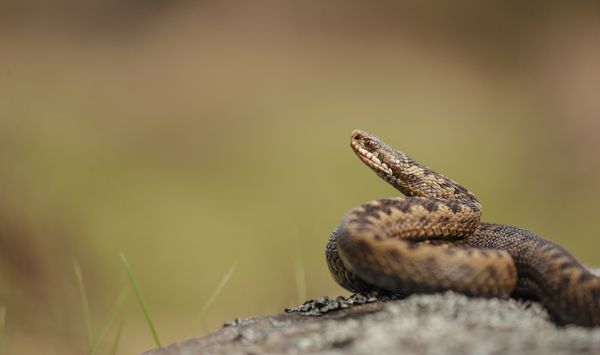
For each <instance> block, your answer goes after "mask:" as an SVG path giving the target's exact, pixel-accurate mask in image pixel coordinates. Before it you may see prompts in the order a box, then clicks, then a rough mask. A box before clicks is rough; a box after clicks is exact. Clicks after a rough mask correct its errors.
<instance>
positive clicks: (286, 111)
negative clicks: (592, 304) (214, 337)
mask: <svg viewBox="0 0 600 355" xmlns="http://www.w3.org/2000/svg"><path fill="white" fill-rule="evenodd" d="M599 10H600V6H599V5H598V2H592V1H573V2H563V1H530V2H522V1H505V0H504V1H500V0H497V1H495V0H494V1H487V2H479V1H469V0H458V1H453V2H444V1H419V2H398V1H380V2H361V1H341V0H337V1H335V0H334V1H325V2H323V1H306V0H304V1H299V0H287V1H275V0H272V1H269V0H263V1H255V2H243V1H161V0H146V1H140V0H121V1H114V0H111V1H100V0H88V1H75V0H55V1H52V2H49V1H42V0H20V1H17V0H8V1H7V0H4V1H0V196H1V197H0V302H1V303H2V304H3V305H4V306H5V307H6V330H5V335H4V338H5V353H7V354H32V353H57V354H80V353H84V352H85V351H86V349H87V346H88V345H87V333H86V326H85V322H84V314H83V310H82V306H81V299H80V297H79V291H78V287H77V279H76V277H75V273H74V270H73V261H74V260H77V261H78V262H79V264H81V269H82V272H83V278H84V282H85V286H86V290H87V294H88V298H89V302H90V309H91V311H92V314H91V320H92V329H93V332H94V334H95V335H97V334H98V333H99V332H100V330H101V328H102V324H103V322H104V320H105V319H106V317H107V316H108V313H109V309H110V307H111V304H112V303H113V302H114V300H115V298H116V297H117V295H118V294H119V292H120V291H121V290H122V289H123V288H129V287H130V286H129V283H128V279H127V274H126V272H125V270H124V267H123V264H122V263H121V260H120V259H119V252H121V251H122V252H124V253H125V254H126V255H127V257H128V259H129V262H130V263H131V265H132V267H133V269H134V271H135V273H136V275H137V278H138V281H139V284H140V287H141V289H142V292H143V294H144V296H145V299H146V301H147V303H148V307H149V309H150V312H151V314H152V317H153V319H154V322H155V324H156V327H157V330H158V333H159V335H160V337H161V340H162V343H163V344H168V343H171V342H173V341H176V340H179V339H181V338H183V336H184V334H185V332H186V331H187V329H188V328H189V327H190V326H191V325H192V323H193V320H194V319H196V318H197V317H198V314H199V312H200V309H201V308H202V305H203V304H204V303H205V302H206V301H207V299H208V298H209V297H210V294H211V293H212V292H213V290H214V289H215V288H216V287H217V284H218V283H219V281H220V280H221V279H222V278H223V275H225V274H226V272H227V270H228V269H229V268H230V267H231V265H233V264H235V263H237V265H238V267H237V270H236V271H235V273H234V274H233V276H232V277H231V279H230V282H229V283H228V284H227V285H226V286H225V287H224V288H223V291H222V293H221V294H220V296H219V297H218V298H217V299H216V301H215V303H214V304H213V305H212V306H211V308H210V309H209V310H208V312H207V313H206V315H205V316H204V317H203V318H202V320H201V321H200V323H199V326H198V327H197V328H196V329H194V332H193V334H194V335H202V334H206V333H208V332H211V331H214V330H216V329H218V328H219V327H220V326H221V325H222V323H223V322H225V321H228V320H232V319H234V318H236V317H248V316H259V315H266V314H274V313H278V312H281V311H282V310H283V309H284V308H285V307H290V306H295V305H297V304H299V303H301V302H302V301H304V297H308V298H314V297H318V296H321V295H330V296H336V295H340V294H347V292H345V291H344V290H342V289H341V288H340V287H338V286H337V285H336V284H335V283H334V282H333V280H332V279H331V277H330V275H329V272H328V270H327V267H326V264H325V258H324V246H325V243H326V240H327V238H328V236H329V233H330V232H331V230H332V229H333V228H334V227H335V225H336V224H337V223H338V222H339V220H340V219H341V217H342V216H343V215H344V213H345V212H347V211H348V210H349V209H350V208H351V207H353V206H355V205H357V204H360V203H362V202H365V201H368V200H372V199H376V198H381V197H386V196H394V195H397V192H396V191H395V190H393V189H392V188H391V187H389V186H388V185H386V184H385V183H384V182H383V181H381V180H379V179H378V178H377V177H376V176H375V175H374V174H373V173H372V172H371V171H370V170H369V169H368V168H367V167H365V166H363V165H362V163H360V162H359V160H358V159H356V157H354V155H353V153H352V152H351V150H350V149H349V147H348V142H349V135H350V132H351V131H352V129H354V128H360V129H364V130H368V131H370V132H372V133H375V134H377V135H378V136H380V137H381V138H382V139H384V140H385V141H386V142H388V143H390V144H391V145H393V146H394V147H396V148H398V149H402V150H404V151H405V152H407V153H408V154H410V155H412V156H413V157H415V158H417V159H418V160H419V161H421V162H423V163H425V164H427V165H429V166H430V167H433V168H434V169H436V170H438V171H441V172H443V173H444V174H445V175H448V176H450V177H451V178H453V179H455V180H457V181H459V182H461V183H463V184H464V185H465V186H467V187H468V188H469V189H471V190H472V191H474V192H475V193H476V194H477V196H479V198H480V200H481V201H482V203H483V206H484V220H486V221H490V222H491V221H493V222H499V223H507V224H513V225H517V226H520V227H523V228H527V229H530V230H532V231H535V232H537V233H539V234H541V235H542V236H544V237H546V238H548V239H551V240H553V241H556V242H558V243H560V244H562V245H564V246H565V247H566V248H567V249H568V250H570V251H571V252H572V253H573V254H575V255H576V256H577V257H578V258H580V259H581V260H582V261H583V262H584V263H586V264H588V265H590V266H599V265H600V253H599V252H598V251H599V248H600V238H599V237H600V235H599V232H598V230H597V228H596V222H597V218H598V215H597V214H598V202H597V201H598V197H599V196H600V182H599V180H600V155H599V154H598V153H599V148H600V143H598V134H599V133H600V11H599ZM121 320H122V321H123V322H124V323H123V331H122V338H121V343H120V346H119V351H118V353H119V354H132V353H139V352H141V351H143V350H147V349H150V348H153V347H154V346H155V345H154V341H153V339H152V336H151V334H150V331H149V330H148V327H147V326H146V324H145V322H144V318H143V315H142V312H141V311H140V308H139V306H138V304H137V303H136V302H135V298H134V296H133V293H132V292H130V293H129V297H128V299H127V301H126V303H125V305H124V307H123V309H122V310H121V311H120V313H119V314H118V316H117V319H116V321H115V323H113V326H112V327H111V328H110V330H109V332H108V334H107V338H106V339H107V340H106V341H104V342H103V343H102V344H101V345H100V349H99V353H108V351H109V350H110V349H109V348H110V345H111V342H112V339H113V338H114V337H115V334H116V332H117V331H116V324H117V323H118V322H119V321H121Z"/></svg>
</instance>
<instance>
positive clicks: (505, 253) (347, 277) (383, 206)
mask: <svg viewBox="0 0 600 355" xmlns="http://www.w3.org/2000/svg"><path fill="white" fill-rule="evenodd" d="M351 147H352V149H353V150H354V152H355V153H356V155H357V156H358V157H359V158H360V160H362V161H363V162H364V163H365V164H366V165H367V166H369V167H370V168H371V169H372V170H373V171H375V173H377V175H379V176H380V177H381V178H383V179H384V180H385V181H387V182H388V183H390V184H391V185H392V186H393V187H395V188H396V189H398V190H399V191H400V192H402V193H403V194H404V195H405V196H407V197H405V198H404V197H394V198H385V199H381V200H376V201H371V202H367V203H365V204H363V205H360V206H358V207H356V208H354V209H352V210H351V211H350V212H348V214H347V215H346V216H345V217H344V219H343V220H342V222H341V224H340V225H339V226H338V227H337V228H336V230H335V231H334V232H333V234H332V235H331V237H330V239H329V242H328V244H327V249H326V257H327V264H328V265H329V270H330V271H331V274H332V276H333V278H334V279H335V281H336V282H338V283H339V284H340V285H341V286H342V287H344V288H346V289H348V290H350V291H353V292H369V291H374V290H379V291H383V292H392V293H399V294H409V293H433V292H440V291H445V290H452V291H456V292H460V293H463V294H466V295H469V296H478V297H500V298H506V297H509V296H513V297H526V298H533V299H536V300H539V301H540V302H542V304H544V306H545V307H546V308H547V309H548V311H549V313H550V314H551V315H552V317H553V318H554V319H555V320H556V321H557V322H558V323H561V324H569V323H572V324H577V325H581V326H590V327H593V326H600V278H599V277H597V276H595V275H593V274H592V273H591V272H590V271H589V270H588V269H587V268H586V267H584V266H583V265H582V264H581V263H579V262H578V261H577V260H576V259H575V258H574V257H573V256H572V255H571V254H569V253H568V252H567V251H566V250H565V249H563V248H562V247H561V246H559V245H557V244H555V243H553V242H550V241H548V240H545V239H543V238H541V237H539V236H537V235H535V234H533V233H531V232H528V231H526V230H523V229H519V228H516V227H512V226H508V225H502V224H492V223H483V222H480V216H481V205H480V204H479V201H478V200H477V198H476V197H475V195H473V194H472V193H471V192H470V191H468V190H467V189H465V188H464V187H462V186H460V185H459V184H458V183H456V182H454V181H452V180H450V179H448V178H447V177H445V176H443V175H441V174H439V173H437V172H435V171H433V170H431V169H429V168H428V167H426V166H424V165H421V164H419V163H418V162H416V161H415V160H413V159H411V158H410V157H408V156H407V155H406V154H404V153H401V152H398V151H396V150H395V149H393V148H392V147H390V146H388V145H387V144H385V143H383V142H382V141H381V140H380V139H378V138H377V137H375V136H373V135H371V134H369V133H367V132H364V131H359V130H355V131H354V132H352V137H351Z"/></svg>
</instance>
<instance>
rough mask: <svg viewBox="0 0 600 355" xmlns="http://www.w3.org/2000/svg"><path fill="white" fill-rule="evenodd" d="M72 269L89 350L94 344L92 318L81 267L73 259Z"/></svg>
mask: <svg viewBox="0 0 600 355" xmlns="http://www.w3.org/2000/svg"><path fill="white" fill-rule="evenodd" d="M73 269H74V270H75V277H76V278H77V286H78V287H79V295H80V297H81V305H82V307H83V318H84V322H85V327H86V329H87V336H88V346H89V348H90V349H91V348H92V346H93V343H94V337H93V332H92V318H91V316H90V304H89V302H88V298H87V293H86V291H85V284H84V283H83V273H82V272H81V266H80V265H79V263H78V262H77V260H75V259H73Z"/></svg>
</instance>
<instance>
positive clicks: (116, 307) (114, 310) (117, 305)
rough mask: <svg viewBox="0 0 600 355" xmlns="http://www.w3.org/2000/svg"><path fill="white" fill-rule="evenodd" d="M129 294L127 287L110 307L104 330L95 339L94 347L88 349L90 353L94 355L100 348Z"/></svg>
mask: <svg viewBox="0 0 600 355" xmlns="http://www.w3.org/2000/svg"><path fill="white" fill-rule="evenodd" d="M128 294H129V292H127V289H123V290H121V293H119V296H117V299H116V300H115V302H114V303H113V305H112V306H111V307H110V311H109V312H108V316H107V318H106V320H105V321H104V324H103V326H102V330H101V331H100V334H99V335H98V338H97V339H96V340H94V343H93V345H92V347H91V348H90V350H89V351H88V354H89V355H94V354H95V353H96V350H98V346H99V345H100V343H102V340H103V339H104V337H105V336H106V333H108V329H110V325H111V324H112V322H113V321H114V320H115V318H117V315H118V314H119V311H120V310H121V307H123V304H124V303H125V300H126V299H127V295H128Z"/></svg>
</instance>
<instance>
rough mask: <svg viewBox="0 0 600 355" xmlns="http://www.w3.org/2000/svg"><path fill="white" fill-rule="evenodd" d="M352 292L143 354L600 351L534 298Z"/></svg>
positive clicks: (589, 334) (589, 332)
mask: <svg viewBox="0 0 600 355" xmlns="http://www.w3.org/2000/svg"><path fill="white" fill-rule="evenodd" d="M354 297H355V299H352V297H351V298H349V299H344V298H341V299H340V298H338V299H326V298H321V299H319V300H316V301H312V302H309V303H306V304H305V305H303V306H300V307H298V308H296V309H293V311H295V312H292V313H287V314H286V313H282V314H278V315H275V316H268V317H258V318H246V319H236V320H235V321H233V322H229V323H226V324H225V325H224V327H223V328H222V329H220V330H218V331H216V332H214V333H212V334H209V335H207V336H204V337H199V338H192V339H184V340H181V341H179V342H176V343H174V344H171V345H169V346H166V347H164V348H160V349H155V350H150V351H147V352H145V353H144V355H167V354H169V355H174V354H332V355H333V354H336V355H337V354H340V355H341V354H394V353H402V354H507V353H513V354H514V353H516V354H600V328H595V329H587V328H582V327H575V326H567V327H558V326H556V325H554V324H553V323H552V322H551V321H549V318H548V314H547V313H546V311H545V310H544V309H543V307H542V306H541V305H539V304H538V303H535V302H525V301H518V300H512V299H510V300H500V299H480V298H468V297H465V296H463V295H459V294H455V293H452V292H447V293H444V294H435V295H413V296H410V297H408V298H405V299H400V300H389V301H387V302H383V301H380V300H377V299H376V298H374V297H369V296H367V297H362V296H359V297H358V298H356V296H354ZM302 312H303V313H304V314H312V315H303V314H302ZM319 313H324V314H322V315H318V314H319ZM314 314H317V315H314Z"/></svg>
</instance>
